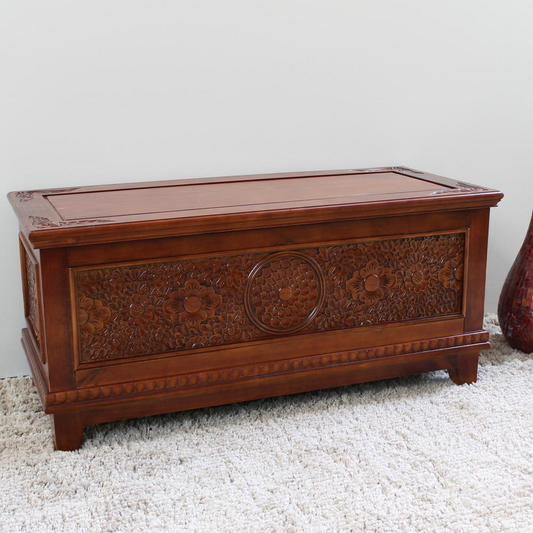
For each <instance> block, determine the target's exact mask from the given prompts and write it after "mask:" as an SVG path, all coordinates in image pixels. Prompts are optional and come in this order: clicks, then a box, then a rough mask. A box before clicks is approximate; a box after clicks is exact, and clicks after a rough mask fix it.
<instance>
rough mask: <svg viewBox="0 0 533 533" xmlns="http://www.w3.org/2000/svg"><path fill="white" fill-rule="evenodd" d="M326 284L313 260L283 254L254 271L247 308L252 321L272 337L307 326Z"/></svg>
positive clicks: (286, 253)
mask: <svg viewBox="0 0 533 533" xmlns="http://www.w3.org/2000/svg"><path fill="white" fill-rule="evenodd" d="M323 285H324V281H323V278H322V275H321V274H320V269H319V267H318V265H315V264H314V261H313V260H312V259H311V257H306V256H304V255H303V254H298V253H294V252H281V253H279V254H274V255H273V256H271V257H269V258H268V259H267V260H266V261H264V262H263V263H261V264H260V265H259V267H258V268H257V269H256V270H255V272H254V273H253V275H252V277H251V278H250V282H249V284H248V287H247V297H246V304H247V309H248V312H249V314H250V318H251V319H252V321H253V322H254V323H255V324H256V325H257V326H258V327H259V328H260V329H262V330H264V331H268V332H270V333H280V332H281V333H283V332H289V331H296V330H297V329H300V328H302V327H303V326H305V325H306V324H307V323H308V322H309V321H310V320H311V319H312V318H313V317H314V315H315V314H316V313H317V311H318V309H319V307H320V305H321V304H322V297H323V294H324V287H323Z"/></svg>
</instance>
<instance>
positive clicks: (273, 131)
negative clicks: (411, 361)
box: [0, 0, 533, 376]
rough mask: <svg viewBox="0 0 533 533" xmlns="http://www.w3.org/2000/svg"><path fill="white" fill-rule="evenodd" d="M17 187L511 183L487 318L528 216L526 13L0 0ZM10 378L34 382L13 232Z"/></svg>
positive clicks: (5, 126)
mask: <svg viewBox="0 0 533 533" xmlns="http://www.w3.org/2000/svg"><path fill="white" fill-rule="evenodd" d="M0 12H1V17H0V76H1V78H0V125H1V126H0V179H1V180H2V181H1V185H2V187H3V189H4V192H7V191H8V190H13V189H34V188H45V187H61V186H75V185H83V184H98V183H106V182H122V181H135V180H152V179H153V180H160V179H167V178H181V177H192V176H216V175H224V174H246V173H258V172H275V171H297V170H316V169H336V168H359V167H365V166H369V167H373V166H385V165H405V166H411V167H414V168H419V169H422V170H427V171H429V172H434V173H437V174H442V175H446V176H450V177H453V178H457V179H459V180H465V181H472V182H474V183H476V182H477V183H479V184H482V185H487V186H491V187H495V188H500V189H502V190H503V191H504V192H505V193H506V198H505V199H504V200H503V202H502V204H501V207H500V208H498V209H497V210H495V211H494V212H493V217H492V224H491V238H490V257H489V267H488V284H487V310H488V311H494V310H495V308H496V303H497V298H498V294H499V291H500V288H501V285H502V283H503V280H504V277H505V275H506V273H507V271H508V269H509V267H510V265H511V262H512V260H513V258H514V257H515V255H516V253H517V251H518V248H519V246H520V243H521V241H522V239H523V236H524V232H525V231H526V227H527V224H528V221H529V217H530V214H531V207H532V201H531V197H532V193H533V186H532V179H533V172H532V170H531V169H530V166H531V164H530V156H531V140H532V138H533V135H532V134H533V96H532V95H533V72H532V69H531V65H532V64H533V32H531V27H530V26H531V24H530V23H531V20H532V19H533V3H532V2H530V1H529V0H527V1H526V0H514V1H513V2H512V3H511V4H509V3H508V2H502V1H495V0H486V1H484V2H476V1H472V0H449V1H447V2H428V1H427V0H404V1H403V2H397V1H382V0H381V1H380V0H366V1H361V0H358V1H354V0H337V1H335V0H333V1H325V0H323V1H316V0H307V1H303V0H302V1H295V0H271V1H267V2H265V1H264V0H263V1H256V0H239V1H235V0H226V1H224V2H221V1H215V0H197V1H196V2H184V1H179V0H177V1H174V2H171V1H162V0H161V1H155V2H147V1H142V2H141V1H137V0H120V1H117V0H91V1H90V2H71V1H58V0H48V1H47V2H42V1H37V0H25V1H24V2H17V1H13V0H10V1H6V0H0ZM0 217H1V224H0V228H1V229H0V231H1V232H2V243H3V250H4V261H3V270H2V276H1V277H0V283H1V284H2V286H1V294H2V301H3V305H2V306H1V312H2V317H1V321H0V327H1V335H0V338H1V339H2V345H1V350H0V376H12V375H17V374H23V373H27V366H26V363H25V361H24V356H23V353H22V349H21V346H20V343H19V331H20V329H21V327H23V320H22V305H21V290H20V275H19V263H18V261H19V260H18V247H17V235H16V234H17V225H16V221H15V217H14V215H13V213H12V212H11V209H10V207H9V205H8V204H7V202H6V201H4V203H3V204H2V208H1V209H0Z"/></svg>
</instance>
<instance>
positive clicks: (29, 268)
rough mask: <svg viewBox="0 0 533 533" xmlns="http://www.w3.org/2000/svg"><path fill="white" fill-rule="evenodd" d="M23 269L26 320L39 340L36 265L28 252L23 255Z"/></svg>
mask: <svg viewBox="0 0 533 533" xmlns="http://www.w3.org/2000/svg"><path fill="white" fill-rule="evenodd" d="M25 259H26V260H25V263H26V265H25V267H26V290H27V294H26V298H27V300H26V305H27V312H28V319H29V321H30V322H31V325H32V326H33V332H34V333H35V337H36V338H37V340H39V335H40V333H39V330H40V323H39V311H38V309H39V305H38V296H37V294H38V290H37V265H36V264H35V263H34V262H33V261H32V260H31V259H30V256H29V254H28V252H26V253H25Z"/></svg>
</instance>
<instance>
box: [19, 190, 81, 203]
mask: <svg viewBox="0 0 533 533" xmlns="http://www.w3.org/2000/svg"><path fill="white" fill-rule="evenodd" d="M77 189H79V187H66V188H63V189H42V190H34V191H17V192H16V193H15V196H16V197H17V198H18V200H19V202H21V203H23V202H29V201H30V200H33V199H34V198H35V197H36V196H46V195H48V194H60V193H68V192H72V191H75V190H77Z"/></svg>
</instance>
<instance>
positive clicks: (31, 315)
mask: <svg viewBox="0 0 533 533" xmlns="http://www.w3.org/2000/svg"><path fill="white" fill-rule="evenodd" d="M21 246H22V254H23V256H22V257H23V277H24V312H25V315H26V319H27V321H28V323H29V325H30V327H31V329H32V332H33V335H34V337H35V339H36V340H37V342H38V343H39V345H40V334H41V319H40V312H39V290H40V288H39V271H38V264H37V262H36V261H35V259H34V258H33V257H32V255H31V254H30V252H28V250H26V248H25V247H24V245H21ZM44 362H45V361H44V360H43V363H44Z"/></svg>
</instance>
